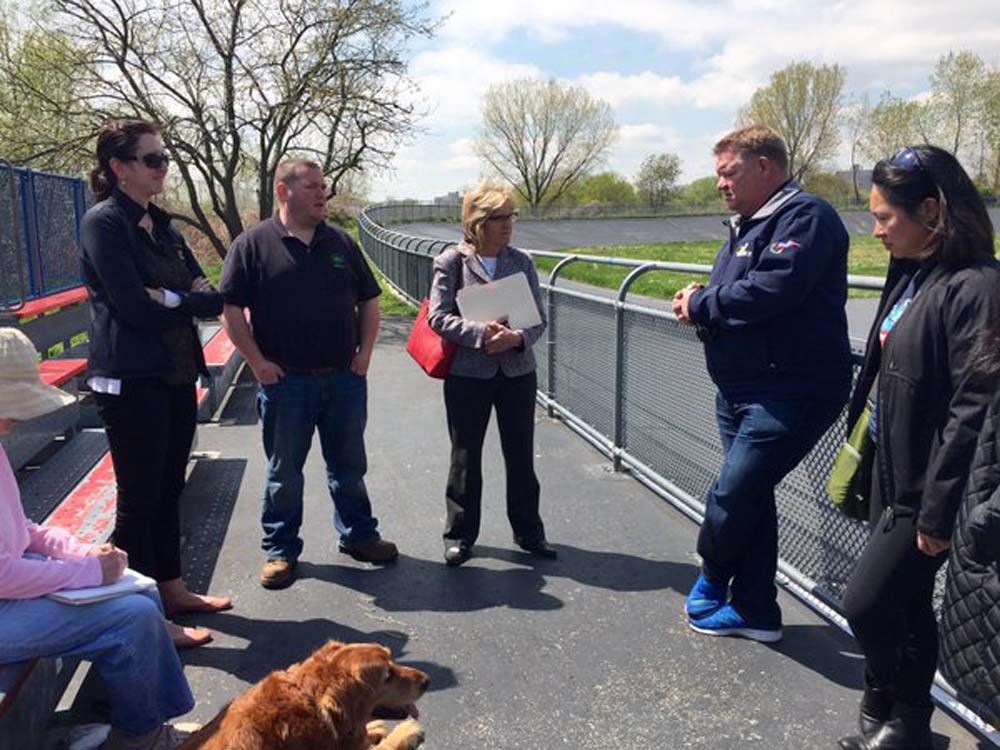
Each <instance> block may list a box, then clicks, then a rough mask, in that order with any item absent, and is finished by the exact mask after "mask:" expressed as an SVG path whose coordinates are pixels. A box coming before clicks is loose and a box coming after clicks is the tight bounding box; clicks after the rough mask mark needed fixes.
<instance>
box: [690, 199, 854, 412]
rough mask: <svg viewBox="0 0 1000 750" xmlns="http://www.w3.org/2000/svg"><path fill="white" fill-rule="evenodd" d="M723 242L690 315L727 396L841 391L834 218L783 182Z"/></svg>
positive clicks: (838, 228) (841, 395)
mask: <svg viewBox="0 0 1000 750" xmlns="http://www.w3.org/2000/svg"><path fill="white" fill-rule="evenodd" d="M725 223H726V224H727V226H728V227H729V235H730V238H729V241H728V242H727V243H726V244H725V245H723V246H722V249H721V250H720V251H719V254H718V256H717V257H716V259H715V265H714V266H713V267H712V275H711V279H710V280H709V283H708V286H707V287H705V288H704V289H702V290H701V291H698V292H695V293H694V294H693V295H691V298H690V301H689V314H690V317H691V320H692V322H694V323H695V324H696V325H697V326H698V335H699V337H700V338H701V339H702V340H703V341H704V343H705V359H706V363H707V365H708V371H709V374H710V375H711V376H712V380H713V381H714V382H715V384H716V386H717V387H718V388H719V391H720V392H721V393H722V395H723V396H724V397H725V398H727V399H736V400H740V399H753V398H789V399H807V398H808V399H816V398H819V399H827V398H829V399H846V398H847V394H848V392H849V390H850V386H851V347H850V342H849V341H848V337H847V314H846V313H845V311H844V305H845V304H846V302H847V248H848V244H849V239H848V236H847V230H846V229H844V224H843V222H841V220H840V216H838V215H837V212H836V211H835V210H834V209H833V207H832V206H830V205H829V204H828V203H826V201H824V200H822V199H820V198H818V197H816V196H815V195H810V194H809V193H805V192H803V191H802V189H801V188H800V187H799V186H798V185H797V184H796V183H795V182H794V181H789V182H788V183H786V184H785V185H784V186H783V187H782V188H781V189H780V190H778V192H776V193H775V194H774V195H773V196H772V197H771V198H770V200H768V202H767V203H766V204H764V206H762V207H761V208H760V210H758V211H757V213H755V214H754V215H753V216H751V217H748V218H745V219H741V218H740V217H733V218H731V219H728V220H727V221H726V222H725Z"/></svg>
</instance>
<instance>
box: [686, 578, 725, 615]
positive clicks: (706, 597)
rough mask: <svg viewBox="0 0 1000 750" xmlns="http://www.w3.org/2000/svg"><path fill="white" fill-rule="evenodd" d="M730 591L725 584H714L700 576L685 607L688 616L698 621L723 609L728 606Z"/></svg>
mask: <svg viewBox="0 0 1000 750" xmlns="http://www.w3.org/2000/svg"><path fill="white" fill-rule="evenodd" d="M728 589H729V587H728V586H727V585H726V584H724V583H712V582H711V581H710V580H708V579H707V578H705V576H703V575H700V576H698V580H697V581H695V582H694V586H693V587H692V589H691V593H690V594H688V598H687V605H685V609H686V610H687V616H688V617H690V618H691V619H692V620H697V619H700V618H702V617H707V616H708V615H710V614H712V613H713V612H715V611H717V610H719V609H721V608H722V607H723V606H725V604H726V594H727V593H728Z"/></svg>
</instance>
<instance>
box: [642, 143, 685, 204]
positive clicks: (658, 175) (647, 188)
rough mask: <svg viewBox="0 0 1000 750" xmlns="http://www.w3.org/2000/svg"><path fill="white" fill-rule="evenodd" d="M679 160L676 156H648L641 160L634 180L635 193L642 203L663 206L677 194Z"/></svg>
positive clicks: (679, 172) (663, 154) (667, 154)
mask: <svg viewBox="0 0 1000 750" xmlns="http://www.w3.org/2000/svg"><path fill="white" fill-rule="evenodd" d="M680 176H681V160H680V158H679V157H678V156H677V155H676V154H669V153H662V154H650V155H649V156H647V157H646V158H645V159H643V160H642V165H641V166H640V167H639V174H638V175H637V176H636V178H635V187H636V192H637V193H638V194H639V198H640V200H641V201H642V202H643V203H647V204H648V205H650V206H665V205H666V204H667V203H668V202H669V201H670V198H671V197H672V196H673V195H674V193H676V192H677V179H678V178H679V177H680Z"/></svg>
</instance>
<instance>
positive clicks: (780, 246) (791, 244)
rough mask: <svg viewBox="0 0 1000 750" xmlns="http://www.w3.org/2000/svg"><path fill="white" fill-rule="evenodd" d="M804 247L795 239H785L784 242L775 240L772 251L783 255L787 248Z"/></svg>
mask: <svg viewBox="0 0 1000 750" xmlns="http://www.w3.org/2000/svg"><path fill="white" fill-rule="evenodd" d="M799 247H802V245H800V244H799V243H798V242H796V241H795V240H785V241H784V242H775V243H774V244H772V245H771V252H772V253H774V254H775V255H781V254H782V253H783V252H785V250H791V249H794V248H799Z"/></svg>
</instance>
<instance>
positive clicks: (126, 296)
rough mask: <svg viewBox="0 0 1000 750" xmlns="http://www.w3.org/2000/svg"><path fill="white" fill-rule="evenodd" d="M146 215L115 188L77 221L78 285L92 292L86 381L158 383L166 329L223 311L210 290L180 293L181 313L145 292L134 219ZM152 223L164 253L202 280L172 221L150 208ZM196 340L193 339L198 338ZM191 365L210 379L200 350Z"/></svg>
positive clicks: (164, 366)
mask: <svg viewBox="0 0 1000 750" xmlns="http://www.w3.org/2000/svg"><path fill="white" fill-rule="evenodd" d="M145 213H146V211H145V210H144V209H143V208H142V206H140V205H139V204H138V203H136V202H135V201H133V200H132V199H131V198H129V197H128V196H127V195H125V194H124V193H123V192H122V191H121V190H119V189H118V188H115V189H114V190H113V191H112V192H111V195H110V196H108V197H107V198H106V199H104V200H102V201H101V202H99V203H97V204H96V205H94V206H93V207H91V209H90V210H89V211H87V213H86V214H85V215H84V217H83V221H82V222H81V223H80V257H81V264H82V267H83V282H84V283H85V284H86V285H87V290H88V291H89V292H90V315H91V322H90V356H89V357H88V361H87V375H88V377H92V376H103V377H112V378H130V377H157V376H161V375H164V374H166V373H167V372H168V371H169V369H170V360H169V355H168V354H167V349H166V347H165V346H164V345H163V342H162V339H161V336H160V333H161V332H162V331H166V330H168V329H170V328H177V327H180V326H194V321H193V320H192V316H194V317H199V318H209V317H213V316H215V315H218V314H219V313H221V312H222V296H221V295H220V294H219V293H218V292H215V291H212V292H184V290H180V289H175V290H172V291H175V292H177V293H179V294H180V297H181V304H180V307H178V308H175V309H169V308H167V307H164V306H163V305H160V304H158V303H156V302H154V301H153V300H152V299H150V297H149V295H148V294H147V293H146V289H145V287H146V286H148V285H149V284H148V283H147V272H146V266H145V263H144V261H143V252H142V247H141V244H140V243H142V242H148V241H149V240H148V239H147V238H144V237H142V236H141V235H140V234H139V232H143V233H145V230H142V229H139V228H138V224H139V220H140V219H142V217H143V215H144V214H145ZM149 215H150V216H151V217H152V218H153V222H154V224H156V225H157V226H158V228H159V230H160V232H161V236H162V237H164V238H166V239H165V241H166V242H168V243H169V245H170V248H171V249H172V250H173V251H174V252H177V253H179V254H180V255H181V256H182V257H183V259H184V263H185V264H186V265H187V267H188V270H189V271H190V272H191V275H192V276H194V277H198V276H204V275H205V274H204V273H203V272H202V270H201V267H200V266H199V265H198V261H197V260H195V258H194V255H192V254H191V251H190V250H189V249H188V246H187V244H186V243H185V242H184V237H183V236H182V235H181V233H180V232H178V231H177V229H175V228H174V227H173V226H171V225H170V215H169V214H167V213H166V212H165V211H163V210H161V209H159V208H157V207H156V206H154V205H152V204H150V205H149ZM196 340H197V339H196ZM196 348H197V352H196V356H197V357H198V361H197V363H196V364H197V366H198V370H199V372H201V373H202V374H203V375H207V374H208V370H207V369H206V367H205V358H204V355H203V354H202V351H201V347H196Z"/></svg>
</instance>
